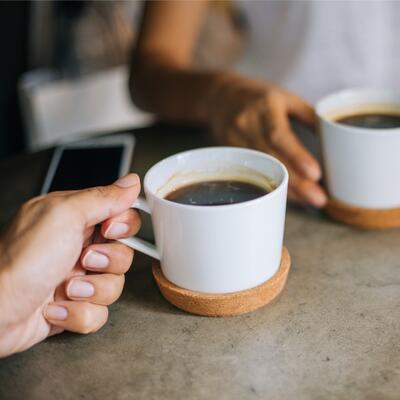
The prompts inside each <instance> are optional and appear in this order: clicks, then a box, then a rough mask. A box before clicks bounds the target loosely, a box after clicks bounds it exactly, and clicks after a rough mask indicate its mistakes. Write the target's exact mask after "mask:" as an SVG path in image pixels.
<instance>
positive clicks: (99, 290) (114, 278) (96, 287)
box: [65, 274, 125, 306]
mask: <svg viewBox="0 0 400 400" xmlns="http://www.w3.org/2000/svg"><path fill="white" fill-rule="evenodd" d="M124 282H125V277H124V275H115V274H95V275H85V276H82V277H74V278H72V279H70V280H69V281H68V282H67V284H66V289H65V291H66V294H67V296H68V298H70V299H71V300H85V301H89V302H91V303H94V304H99V305H104V306H107V305H110V304H112V303H114V302H115V301H116V300H117V299H118V298H119V297H120V296H121V293H122V289H123V287H124Z"/></svg>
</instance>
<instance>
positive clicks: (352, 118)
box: [335, 113, 400, 129]
mask: <svg viewBox="0 0 400 400" xmlns="http://www.w3.org/2000/svg"><path fill="white" fill-rule="evenodd" d="M335 121H336V122H338V123H340V124H344V125H350V126H356V127H359V128H370V129H390V128H400V114H398V115H396V114H382V113H364V114H362V113H360V114H353V115H346V116H344V117H339V118H337V119H336V120H335Z"/></svg>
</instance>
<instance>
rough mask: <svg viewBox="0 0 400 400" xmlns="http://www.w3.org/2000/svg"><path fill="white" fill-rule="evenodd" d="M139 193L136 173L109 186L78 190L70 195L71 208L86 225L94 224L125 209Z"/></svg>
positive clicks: (138, 181)
mask: <svg viewBox="0 0 400 400" xmlns="http://www.w3.org/2000/svg"><path fill="white" fill-rule="evenodd" d="M139 193H140V179H139V176H138V175H136V174H129V175H126V176H123V177H121V178H119V179H118V180H117V181H116V182H114V183H113V184H112V185H109V186H97V187H93V188H90V189H84V190H79V191H77V192H75V193H74V194H72V195H71V197H70V201H71V203H73V209H74V210H76V211H77V212H79V213H80V217H81V218H82V222H83V223H84V224H85V225H86V226H94V225H96V224H99V223H100V222H102V221H104V220H106V219H108V218H111V217H113V216H116V215H118V214H120V213H121V212H123V211H125V210H127V209H128V208H129V207H130V206H131V205H132V203H133V202H134V201H135V200H136V199H137V197H138V195H139Z"/></svg>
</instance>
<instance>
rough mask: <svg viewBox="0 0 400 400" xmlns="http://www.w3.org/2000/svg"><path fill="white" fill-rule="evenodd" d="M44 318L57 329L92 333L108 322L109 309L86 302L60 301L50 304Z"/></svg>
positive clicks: (53, 329) (54, 330) (45, 310)
mask: <svg viewBox="0 0 400 400" xmlns="http://www.w3.org/2000/svg"><path fill="white" fill-rule="evenodd" d="M44 317H45V318H46V319H47V321H48V322H49V323H50V324H52V325H53V326H55V327H58V328H61V329H66V330H68V331H71V332H76V333H92V332H96V331H98V330H99V329H100V328H101V327H102V326H103V325H104V324H105V323H106V322H107V318H108V309H107V307H106V306H102V305H97V304H92V303H88V302H85V301H60V302H56V303H50V304H48V305H47V306H46V308H45V309H44ZM52 331H53V332H55V333H56V332H58V331H60V329H55V328H52Z"/></svg>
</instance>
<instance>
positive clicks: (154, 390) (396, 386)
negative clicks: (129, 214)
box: [0, 128, 400, 400]
mask: <svg viewBox="0 0 400 400" xmlns="http://www.w3.org/2000/svg"><path fill="white" fill-rule="evenodd" d="M136 136H137V139H138V146H137V149H136V152H135V156H134V162H133V165H132V169H133V170H135V171H137V172H139V174H140V175H141V176H143V175H144V173H145V171H146V170H147V169H148V168H149V167H150V166H151V165H152V164H154V163H155V162H156V161H157V160H159V159H161V158H163V157H165V156H167V155H169V154H173V153H175V152H177V151H180V150H183V149H187V148H194V147H199V146H203V145H207V144H208V142H207V138H206V136H205V135H204V134H201V133H199V132H195V131H193V130H192V129H181V130H179V129H167V128H152V129H145V130H142V131H140V132H138V133H137V134H136ZM49 157H50V153H49V152H44V153H38V154H35V155H29V156H23V157H18V158H15V159H12V160H6V161H4V162H2V163H0V187H1V195H0V223H1V224H4V223H5V222H6V221H7V220H8V219H9V218H10V216H11V215H12V213H13V211H15V209H16V208H17V207H18V206H19V205H20V204H21V203H22V202H23V201H25V200H27V199H28V198H30V197H32V196H34V195H35V194H36V193H37V192H38V190H39V188H40V184H41V182H42V179H43V176H44V173H45V171H46V168H47V165H48V162H49ZM145 225H146V226H145V233H144V234H145V235H148V233H146V231H148V225H149V224H148V222H147V223H146V224H145ZM285 242H286V245H287V247H288V248H289V250H290V253H291V255H292V260H293V264H292V268H291V272H290V276H289V279H288V283H287V286H286V288H285V290H284V292H283V293H282V294H281V296H280V297H279V298H278V299H277V300H275V301H274V302H273V303H271V304H270V305H268V306H266V307H264V308H262V309H260V310H258V311H256V312H254V313H251V314H248V315H243V316H239V317H231V318H217V319H215V318H203V317H197V316H192V315H188V314H186V313H184V312H181V311H180V310H178V309H176V308H174V307H173V306H171V305H170V304H168V303H167V302H166V301H165V300H164V299H163V298H162V297H161V295H160V293H159V291H158V289H157V287H156V285H155V283H154V281H153V279H152V276H151V271H150V264H151V260H150V259H149V258H147V257H145V256H141V255H139V254H138V255H137V256H136V258H135V261H134V265H133V268H132V270H131V271H130V272H129V273H128V275H127V280H126V287H125V290H124V293H123V295H122V297H121V299H120V300H119V301H118V302H117V303H116V304H114V305H113V306H111V314H110V320H109V322H108V324H107V325H106V326H105V327H104V328H103V329H102V330H101V331H100V332H98V333H96V334H91V335H87V336H84V335H75V334H71V333H64V334H62V335H59V336H57V337H54V338H51V339H50V340H47V341H45V342H43V343H41V344H39V345H37V346H35V347H34V348H32V349H30V350H28V351H26V352H24V353H22V354H17V355H14V356H11V357H9V358H6V359H3V360H0V399H49V398H56V399H60V400H64V399H117V400H125V399H370V400H372V399H374V400H375V399H400V340H399V339H400V308H399V306H400V230H391V231H385V232H361V231H357V230H354V229H351V228H349V227H345V226H341V225H339V224H337V223H335V222H333V221H331V220H329V219H328V218H327V217H325V216H324V215H323V214H322V213H318V212H310V211H309V210H308V211H307V210H303V209H298V208H292V207H289V209H288V213H287V221H286V236H285Z"/></svg>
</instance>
